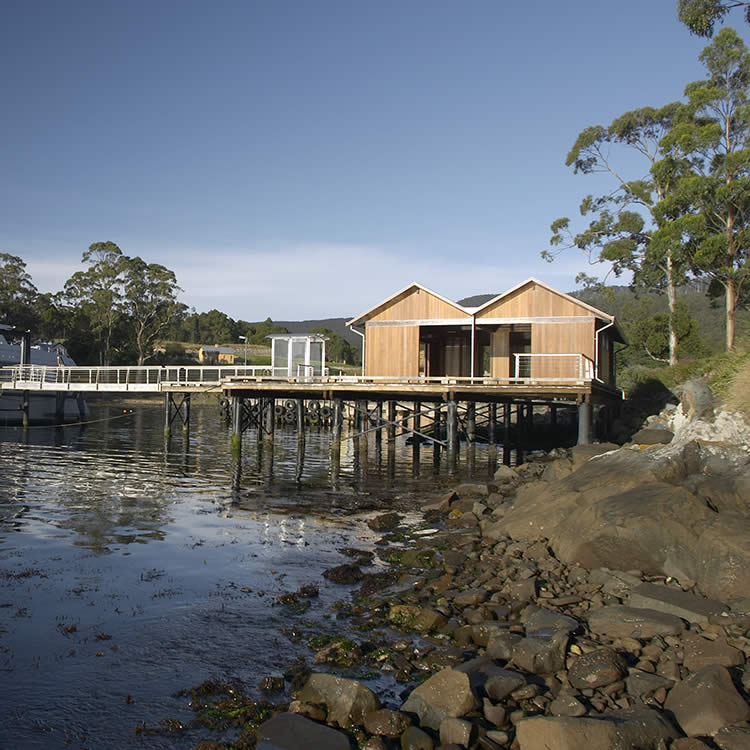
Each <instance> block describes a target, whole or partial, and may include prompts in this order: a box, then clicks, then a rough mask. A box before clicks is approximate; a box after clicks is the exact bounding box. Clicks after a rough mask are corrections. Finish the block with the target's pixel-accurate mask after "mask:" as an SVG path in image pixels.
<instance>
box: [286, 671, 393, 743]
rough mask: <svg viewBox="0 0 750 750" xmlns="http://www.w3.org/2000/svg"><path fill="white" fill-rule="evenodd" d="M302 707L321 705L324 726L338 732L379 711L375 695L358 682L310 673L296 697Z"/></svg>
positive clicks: (356, 724) (378, 703)
mask: <svg viewBox="0 0 750 750" xmlns="http://www.w3.org/2000/svg"><path fill="white" fill-rule="evenodd" d="M297 700H299V701H301V702H303V703H323V704H325V706H326V708H327V709H328V723H329V724H337V725H338V726H340V727H341V728H342V729H349V728H351V727H353V726H362V725H363V724H364V718H365V716H366V715H367V714H368V713H370V712H371V711H376V710H377V709H378V708H380V701H379V700H378V698H377V696H376V695H375V693H373V692H372V690H370V689H369V688H367V687H365V686H364V685H363V684H362V683H361V682H357V681H356V680H348V679H345V678H343V677H335V676H334V675H329V674H322V673H313V674H312V675H310V677H309V679H308V680H307V682H306V683H305V686H304V687H303V688H302V690H300V692H299V694H298V695H297Z"/></svg>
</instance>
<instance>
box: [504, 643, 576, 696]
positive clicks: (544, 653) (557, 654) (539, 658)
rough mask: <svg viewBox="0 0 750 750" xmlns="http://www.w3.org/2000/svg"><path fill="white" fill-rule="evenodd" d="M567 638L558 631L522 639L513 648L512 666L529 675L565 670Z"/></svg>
mask: <svg viewBox="0 0 750 750" xmlns="http://www.w3.org/2000/svg"><path fill="white" fill-rule="evenodd" d="M569 637H570V634H569V633H568V631H567V630H558V631H556V632H555V633H554V634H553V635H551V636H529V637H527V638H522V639H521V640H520V641H518V643H516V644H515V646H514V647H513V660H512V661H513V664H515V665H516V666H517V667H518V668H519V669H522V670H524V671H526V672H531V674H554V673H555V672H559V671H560V670H561V669H564V668H565V653H566V651H567V648H568V639H569ZM490 697H492V696H490Z"/></svg>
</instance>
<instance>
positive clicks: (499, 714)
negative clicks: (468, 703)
mask: <svg viewBox="0 0 750 750" xmlns="http://www.w3.org/2000/svg"><path fill="white" fill-rule="evenodd" d="M482 712H483V713H484V718H485V719H487V721H489V722H490V724H494V725H495V726H496V727H501V726H502V725H503V724H505V716H506V711H505V708H504V707H503V706H499V705H498V706H495V705H493V703H492V701H491V700H489V699H488V698H485V699H484V700H483V701H482Z"/></svg>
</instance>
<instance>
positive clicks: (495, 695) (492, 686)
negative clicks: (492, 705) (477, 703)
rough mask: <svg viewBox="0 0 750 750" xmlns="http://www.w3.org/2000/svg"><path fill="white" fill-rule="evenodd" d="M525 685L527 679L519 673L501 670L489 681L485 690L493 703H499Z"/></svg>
mask: <svg viewBox="0 0 750 750" xmlns="http://www.w3.org/2000/svg"><path fill="white" fill-rule="evenodd" d="M525 684H526V678H525V677H524V676H523V675H522V674H520V673H519V672H514V671H512V670H510V669H501V670H499V671H498V672H497V673H496V674H494V675H492V677H490V678H489V679H488V680H487V682H486V683H485V685H484V690H485V692H486V693H487V695H488V696H489V697H490V698H491V699H492V700H493V701H496V702H499V701H502V700H504V699H505V698H507V697H508V696H509V695H510V694H511V693H512V692H513V691H514V690H516V689H517V688H519V687H522V686H523V685H525Z"/></svg>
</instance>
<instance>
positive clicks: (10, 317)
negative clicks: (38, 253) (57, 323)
mask: <svg viewBox="0 0 750 750" xmlns="http://www.w3.org/2000/svg"><path fill="white" fill-rule="evenodd" d="M0 279H2V283H1V284H0V323H5V324H6V325H13V326H17V327H18V328H24V329H30V330H34V329H35V328H36V325H37V322H38V320H37V318H38V316H37V313H36V311H35V308H34V306H35V303H36V300H37V297H38V295H39V293H38V291H37V288H36V286H34V283H33V282H32V280H31V276H30V275H29V274H28V273H27V271H26V263H25V262H24V261H23V260H21V258H19V257H18V256H17V255H11V254H10V253H0Z"/></svg>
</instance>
